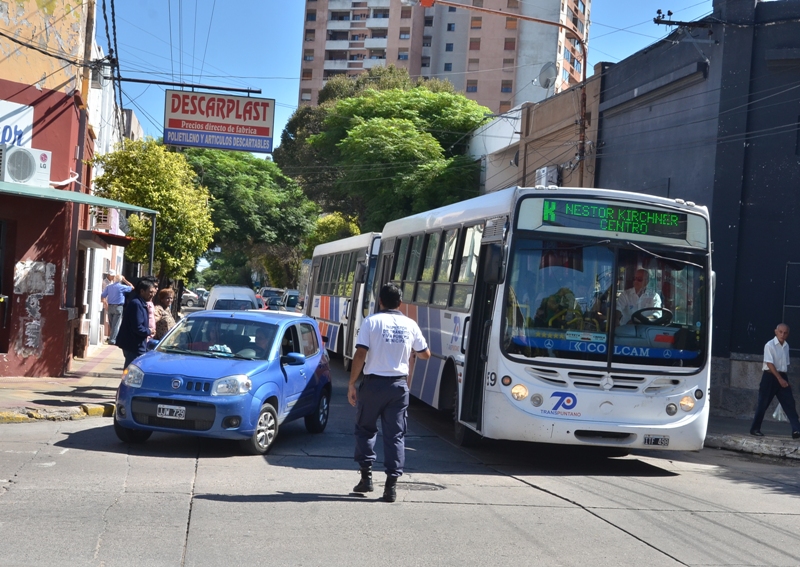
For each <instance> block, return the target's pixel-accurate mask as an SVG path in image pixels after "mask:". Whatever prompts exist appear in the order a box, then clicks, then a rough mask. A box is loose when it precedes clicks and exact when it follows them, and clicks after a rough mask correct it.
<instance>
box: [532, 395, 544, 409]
mask: <svg viewBox="0 0 800 567" xmlns="http://www.w3.org/2000/svg"><path fill="white" fill-rule="evenodd" d="M531 403H532V404H533V406H534V407H537V408H538V407H539V406H540V405H542V404H543V403H544V398H543V397H542V395H541V394H534V395H532V396H531Z"/></svg>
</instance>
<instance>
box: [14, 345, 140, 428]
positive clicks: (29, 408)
mask: <svg viewBox="0 0 800 567" xmlns="http://www.w3.org/2000/svg"><path fill="white" fill-rule="evenodd" d="M123 363H124V357H123V356H122V350H120V349H119V348H118V347H115V346H113V345H101V346H96V347H93V350H92V353H91V355H90V356H87V357H86V358H84V359H80V358H75V359H73V361H72V370H71V371H70V372H68V373H67V375H66V376H64V377H62V378H27V377H13V376H12V377H3V376H0V423H17V422H26V421H34V420H38V419H49V420H64V419H82V418H84V417H111V416H112V415H114V396H115V394H116V391H117V386H118V385H119V381H120V377H121V376H122V365H123Z"/></svg>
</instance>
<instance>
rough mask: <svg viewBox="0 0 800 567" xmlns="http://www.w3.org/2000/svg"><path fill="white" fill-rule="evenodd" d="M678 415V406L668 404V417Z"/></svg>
mask: <svg viewBox="0 0 800 567" xmlns="http://www.w3.org/2000/svg"><path fill="white" fill-rule="evenodd" d="M676 413H678V406H676V405H675V404H673V403H669V404H667V415H675V414H676Z"/></svg>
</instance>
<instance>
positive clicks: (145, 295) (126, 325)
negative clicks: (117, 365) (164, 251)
mask: <svg viewBox="0 0 800 567" xmlns="http://www.w3.org/2000/svg"><path fill="white" fill-rule="evenodd" d="M156 289H157V288H156V286H155V284H153V282H152V281H150V280H148V279H142V280H140V281H139V283H137V284H136V288H135V289H134V291H135V292H136V295H135V297H134V298H133V299H131V300H130V301H129V302H128V304H127V305H125V310H124V311H123V312H122V324H121V325H120V329H119V334H117V346H118V347H119V348H121V349H122V353H123V354H124V355H125V368H127V367H128V365H129V364H130V363H131V361H133V359H134V358H136V357H137V356H140V355H142V354H144V353H145V352H147V338H148V337H149V336H150V316H149V312H148V310H147V302H148V301H152V300H153V296H155V292H156Z"/></svg>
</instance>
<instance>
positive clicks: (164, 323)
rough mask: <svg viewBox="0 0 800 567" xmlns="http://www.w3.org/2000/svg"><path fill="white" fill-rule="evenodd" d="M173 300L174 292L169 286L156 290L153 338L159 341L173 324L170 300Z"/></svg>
mask: <svg viewBox="0 0 800 567" xmlns="http://www.w3.org/2000/svg"><path fill="white" fill-rule="evenodd" d="M174 300H175V292H174V291H172V289H171V288H167V289H162V290H161V291H159V292H158V299H157V300H156V305H155V317H156V334H155V335H153V338H154V339H156V340H157V341H160V340H161V339H163V338H164V335H166V334H167V332H169V330H170V329H171V328H172V327H174V326H175V318H174V317H173V316H172V302H173V301H174Z"/></svg>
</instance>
